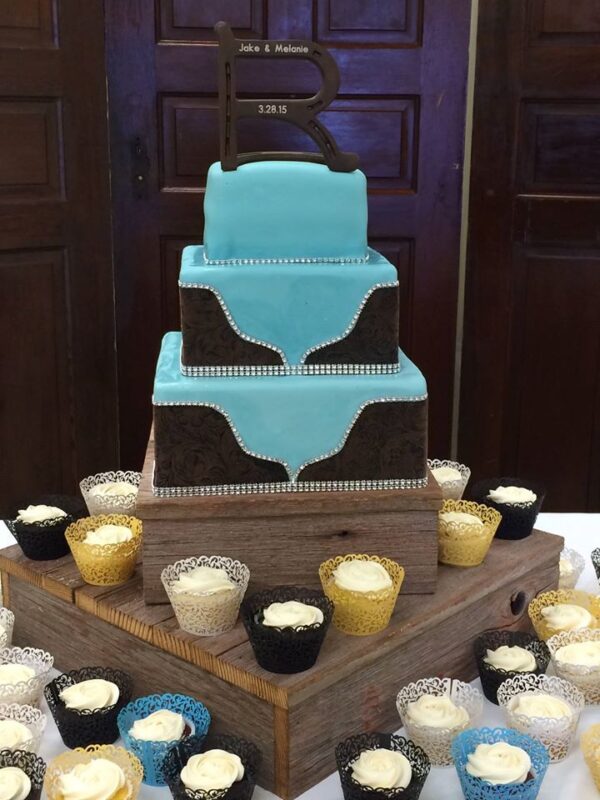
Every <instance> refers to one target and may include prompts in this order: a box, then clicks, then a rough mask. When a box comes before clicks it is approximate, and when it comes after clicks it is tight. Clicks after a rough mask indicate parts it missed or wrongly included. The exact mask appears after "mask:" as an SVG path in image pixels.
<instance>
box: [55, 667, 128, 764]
mask: <svg viewBox="0 0 600 800" xmlns="http://www.w3.org/2000/svg"><path fill="white" fill-rule="evenodd" d="M131 692H132V681H131V678H130V676H129V675H128V674H127V673H126V672H122V671H121V670H119V669H109V668H108V667H84V668H83V669H77V670H73V671H72V672H65V673H64V674H62V675H59V676H58V677H57V678H54V680H53V681H51V682H50V683H49V684H48V685H47V686H46V688H45V689H44V697H45V698H46V702H47V703H48V708H49V709H50V712H51V714H52V716H53V717H54V721H55V722H56V727H57V728H58V732H59V733H60V736H61V738H62V740H63V742H64V743H65V745H66V746H67V747H70V748H72V749H73V748H75V747H87V746H88V745H90V744H112V743H113V742H115V741H116V740H117V739H118V738H119V729H118V727H117V716H118V714H119V711H120V710H121V709H122V708H123V706H125V705H126V704H127V703H128V702H129V700H130V698H131Z"/></svg>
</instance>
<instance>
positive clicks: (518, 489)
mask: <svg viewBox="0 0 600 800" xmlns="http://www.w3.org/2000/svg"><path fill="white" fill-rule="evenodd" d="M488 498H489V499H490V500H493V501H494V503H506V504H507V505H514V504H516V503H522V504H527V505H531V503H535V501H536V500H537V494H536V493H535V492H532V491H531V489H525V488H524V487H523V486H498V487H496V489H490V491H489V493H488Z"/></svg>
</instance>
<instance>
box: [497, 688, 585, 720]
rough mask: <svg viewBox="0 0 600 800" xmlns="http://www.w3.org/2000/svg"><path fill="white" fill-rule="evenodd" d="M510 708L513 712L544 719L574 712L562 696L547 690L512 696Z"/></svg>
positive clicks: (570, 714) (564, 715) (569, 714)
mask: <svg viewBox="0 0 600 800" xmlns="http://www.w3.org/2000/svg"><path fill="white" fill-rule="evenodd" d="M508 708H509V710H510V711H512V712H513V714H521V715H522V716H524V717H541V718H543V719H561V718H562V717H570V716H572V714H573V710H572V709H571V707H570V705H569V704H568V703H565V701H564V700H562V699H561V698H560V697H555V696H554V695H551V694H546V693H545V692H540V693H536V692H523V693H522V694H518V695H516V697H511V699H510V700H509V702H508Z"/></svg>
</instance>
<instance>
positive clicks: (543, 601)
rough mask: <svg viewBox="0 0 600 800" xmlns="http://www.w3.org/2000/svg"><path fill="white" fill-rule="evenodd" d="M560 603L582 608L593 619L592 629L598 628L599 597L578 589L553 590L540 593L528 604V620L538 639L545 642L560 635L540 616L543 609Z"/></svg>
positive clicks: (599, 613)
mask: <svg viewBox="0 0 600 800" xmlns="http://www.w3.org/2000/svg"><path fill="white" fill-rule="evenodd" d="M560 603H571V604H573V605H576V606H582V607H583V608H585V609H587V610H588V611H589V612H590V614H592V615H593V616H594V617H595V624H594V625H593V626H592V627H593V628H598V627H600V596H599V595H595V594H589V592H582V591H579V590H578V589H555V590H553V591H551V592H542V594H539V595H538V596H537V597H534V598H533V600H532V601H531V603H530V604H529V608H528V613H529V619H530V620H531V624H532V625H533V627H534V628H535V632H536V634H537V636H538V638H539V639H543V640H544V641H547V640H548V639H550V637H552V636H555V635H556V634H559V633H561V631H557V630H556V629H555V628H551V627H550V626H549V625H548V623H547V622H546V620H545V619H544V616H543V614H542V611H543V609H544V608H548V606H555V605H558V604H560Z"/></svg>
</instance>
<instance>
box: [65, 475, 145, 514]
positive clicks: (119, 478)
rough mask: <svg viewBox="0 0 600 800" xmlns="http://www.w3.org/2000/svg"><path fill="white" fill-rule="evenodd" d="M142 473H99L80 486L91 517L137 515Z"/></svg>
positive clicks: (86, 479)
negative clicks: (136, 506) (136, 508)
mask: <svg viewBox="0 0 600 800" xmlns="http://www.w3.org/2000/svg"><path fill="white" fill-rule="evenodd" d="M141 479H142V473H141V472H121V471H120V470H117V471H116V472H99V473H98V474H97V475H90V476H89V477H88V478H84V479H83V480H82V481H81V483H80V484H79V488H80V489H81V494H82V495H83V497H84V499H85V502H86V505H87V507H88V510H89V512H90V516H92V517H94V516H98V515H105V514H126V515H134V514H135V505H136V502H137V495H138V490H139V486H140V481H141Z"/></svg>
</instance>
